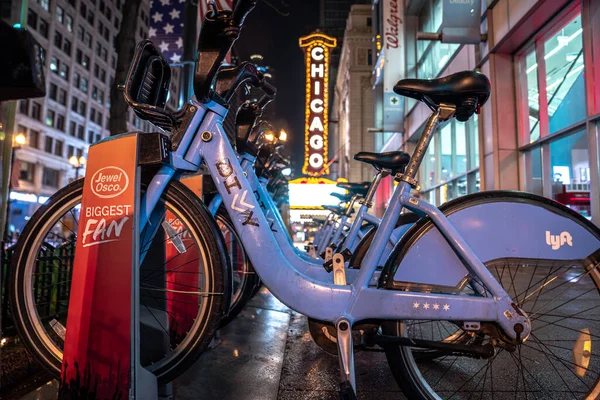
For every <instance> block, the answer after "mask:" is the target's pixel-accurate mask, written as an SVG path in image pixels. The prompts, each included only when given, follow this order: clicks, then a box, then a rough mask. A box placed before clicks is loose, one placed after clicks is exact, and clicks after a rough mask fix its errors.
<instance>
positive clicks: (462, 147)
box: [421, 117, 479, 205]
mask: <svg viewBox="0 0 600 400" xmlns="http://www.w3.org/2000/svg"><path fill="white" fill-rule="evenodd" d="M478 168H479V140H478V130H477V118H476V117H473V118H471V119H469V121H467V122H458V121H456V120H454V119H453V120H451V121H449V122H448V123H446V124H445V125H442V127H441V128H440V129H439V130H438V131H437V132H436V133H435V134H434V136H433V138H432V139H431V143H430V144H429V147H428V149H427V154H426V156H425V158H424V159H423V164H422V167H421V186H422V188H423V189H425V190H424V192H423V193H422V194H423V197H424V198H425V199H427V200H428V201H430V202H432V203H434V204H437V205H440V204H442V203H445V202H446V201H449V200H452V199H454V198H457V197H460V196H464V195H466V194H468V193H473V192H478V191H479V171H478ZM429 189H431V190H429Z"/></svg>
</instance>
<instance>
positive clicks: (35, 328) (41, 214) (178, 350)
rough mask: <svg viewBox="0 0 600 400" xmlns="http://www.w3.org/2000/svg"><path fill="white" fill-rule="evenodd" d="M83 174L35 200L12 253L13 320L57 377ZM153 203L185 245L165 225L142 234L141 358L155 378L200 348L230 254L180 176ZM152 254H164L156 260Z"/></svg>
mask: <svg viewBox="0 0 600 400" xmlns="http://www.w3.org/2000/svg"><path fill="white" fill-rule="evenodd" d="M83 182H84V180H83V179H82V180H79V181H76V182H73V183H72V184H70V185H69V186H67V187H65V188H63V189H62V190H60V191H59V192H57V193H56V194H55V195H54V196H52V197H51V198H50V199H49V200H48V202H47V203H46V204H45V205H44V206H42V207H40V209H39V210H38V211H37V212H36V213H35V214H34V215H33V217H32V218H31V220H30V221H29V223H28V224H27V226H26V228H25V230H24V231H23V234H22V235H21V237H20V239H19V242H18V244H17V246H16V248H15V252H14V256H13V260H12V268H11V279H10V282H11V290H10V292H11V304H12V310H13V317H14V320H15V325H16V327H17V329H18V331H19V334H20V336H21V337H22V338H23V340H24V343H25V344H26V346H27V347H28V349H29V350H30V352H31V354H32V355H33V356H34V357H35V358H36V359H37V360H38V361H39V362H40V363H41V364H42V365H43V366H44V367H46V368H47V369H48V370H49V371H50V372H52V373H53V374H54V375H55V376H57V377H58V376H59V375H60V371H61V363H62V350H63V345H64V333H65V329H66V320H67V315H68V303H69V297H68V294H69V291H70V284H71V276H72V273H73V269H72V266H73V259H74V254H75V242H76V239H77V231H78V222H79V208H80V204H81V198H82V193H83ZM158 207H164V210H165V212H164V214H163V217H162V218H160V221H166V223H167V224H168V225H170V228H172V229H169V230H171V231H173V230H174V231H176V232H177V233H176V235H177V236H179V237H180V238H181V239H182V242H183V244H184V246H185V249H179V250H178V249H175V246H174V245H173V244H172V241H171V239H174V238H175V236H174V235H173V234H172V236H171V237H168V236H166V234H165V231H164V230H162V229H159V231H158V233H156V234H152V235H146V236H148V237H142V240H141V241H140V251H146V250H147V251H148V255H147V256H146V257H145V261H144V263H143V264H142V266H141V268H140V304H141V308H140V311H141V321H140V325H141V332H142V335H141V336H142V337H141V339H142V344H141V345H142V354H141V359H142V360H141V361H142V364H143V365H144V366H146V368H148V369H149V370H150V371H151V372H153V373H154V374H155V375H156V376H157V378H158V380H159V382H170V381H172V380H173V379H174V378H175V377H177V376H178V375H179V374H181V373H182V372H184V371H185V370H186V369H187V368H188V367H189V366H190V365H191V364H192V363H193V362H194V361H195V360H196V359H197V358H198V357H199V356H200V354H201V353H202V352H203V351H204V350H205V349H206V347H207V346H208V344H209V343H210V341H211V339H212V337H213V335H214V332H215V330H216V329H217V327H218V325H219V322H220V318H221V315H222V308H223V298H224V296H223V293H224V291H225V284H224V273H223V271H226V270H227V255H226V253H225V249H224V244H223V242H222V237H221V235H220V233H219V229H218V227H217V225H216V223H215V221H214V219H213V218H212V216H211V215H210V213H209V212H208V210H207V209H206V207H205V206H204V205H203V204H202V203H201V202H200V201H199V200H197V198H196V197H195V196H194V195H193V194H192V193H191V192H190V191H189V190H188V189H187V188H185V187H184V186H183V185H182V184H181V183H179V182H172V183H171V184H169V185H168V186H167V188H166V190H165V192H164V193H163V195H162V197H161V199H160V202H159V206H158ZM149 236H152V237H149ZM157 255H160V256H162V257H163V258H161V261H159V262H157V261H156V256H157ZM148 263H150V264H148ZM161 329H162V332H161ZM157 338H159V339H158V340H162V345H163V346H162V348H160V349H157V347H160V346H156V342H155V341H156V340H157Z"/></svg>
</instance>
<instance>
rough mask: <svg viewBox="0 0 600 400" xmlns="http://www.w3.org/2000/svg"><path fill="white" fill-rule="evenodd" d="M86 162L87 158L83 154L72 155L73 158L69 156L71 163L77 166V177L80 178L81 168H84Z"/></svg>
mask: <svg viewBox="0 0 600 400" xmlns="http://www.w3.org/2000/svg"><path fill="white" fill-rule="evenodd" d="M86 162H87V160H86V159H85V157H83V156H81V157H77V156H71V158H69V164H71V165H72V166H73V168H75V179H79V169H80V168H82V167H83V166H84V165H85V163H86Z"/></svg>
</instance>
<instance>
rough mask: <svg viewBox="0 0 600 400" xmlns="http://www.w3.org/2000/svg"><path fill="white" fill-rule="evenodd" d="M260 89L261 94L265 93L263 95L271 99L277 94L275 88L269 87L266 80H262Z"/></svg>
mask: <svg viewBox="0 0 600 400" xmlns="http://www.w3.org/2000/svg"><path fill="white" fill-rule="evenodd" d="M261 88H262V90H263V92H265V94H266V95H267V96H269V97H271V98H273V97H275V95H276V94H277V89H276V88H275V86H273V85H271V82H269V81H268V80H267V79H266V78H263V81H262V85H261Z"/></svg>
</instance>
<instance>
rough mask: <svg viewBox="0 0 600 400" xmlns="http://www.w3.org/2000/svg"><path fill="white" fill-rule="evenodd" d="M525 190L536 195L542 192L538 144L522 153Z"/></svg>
mask: <svg viewBox="0 0 600 400" xmlns="http://www.w3.org/2000/svg"><path fill="white" fill-rule="evenodd" d="M524 157H525V171H524V172H525V176H526V177H527V178H526V183H525V185H526V190H527V191H528V192H531V193H535V194H537V195H540V196H541V195H543V194H544V181H543V177H542V148H541V147H540V146H538V147H535V148H534V149H532V150H530V151H528V152H526V153H524Z"/></svg>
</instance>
